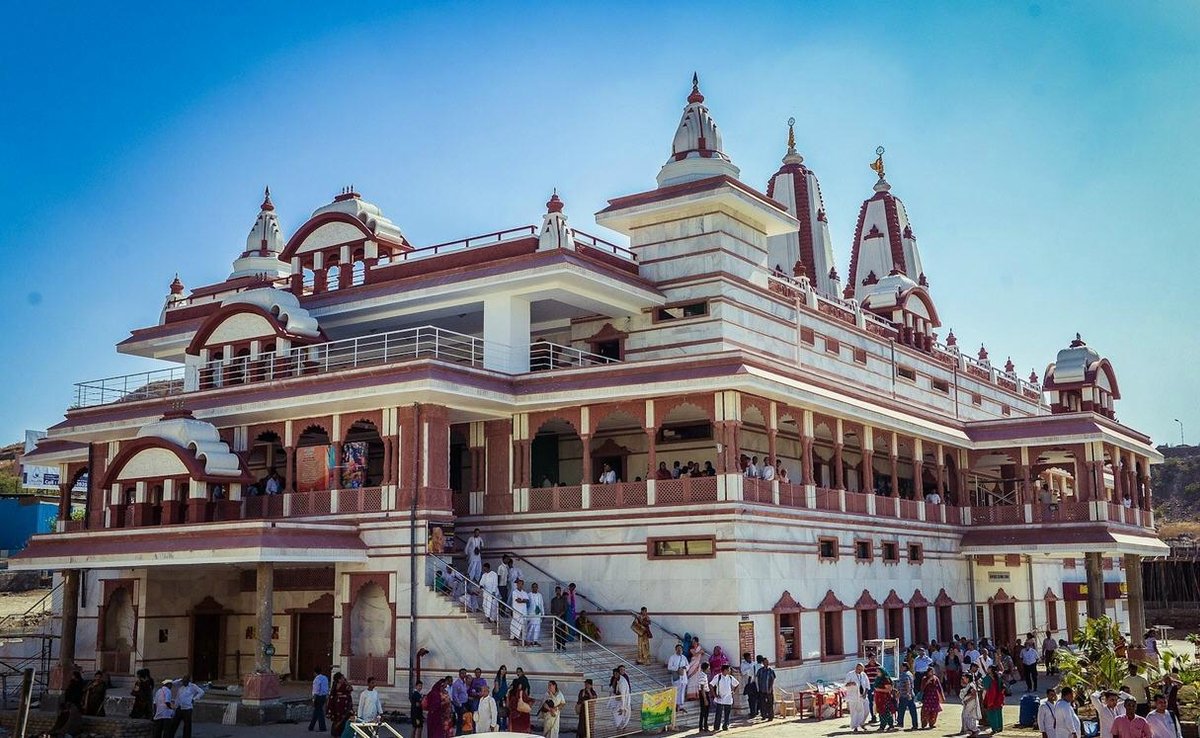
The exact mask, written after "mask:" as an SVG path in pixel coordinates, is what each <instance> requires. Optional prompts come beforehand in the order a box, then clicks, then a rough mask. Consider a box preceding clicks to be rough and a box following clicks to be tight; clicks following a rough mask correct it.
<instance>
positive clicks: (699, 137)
mask: <svg viewBox="0 0 1200 738" xmlns="http://www.w3.org/2000/svg"><path fill="white" fill-rule="evenodd" d="M738 174H740V170H739V169H738V168H737V167H736V166H734V165H733V162H732V161H730V159H729V156H728V155H726V153H725V152H724V150H723V143H722V140H721V132H720V131H719V130H718V128H717V122H716V121H715V120H713V117H712V115H710V114H709V112H708V108H707V107H705V106H704V95H703V94H702V93H701V92H700V77H699V75H697V74H694V73H693V74H692V92H691V94H689V95H688V98H687V106H686V107H684V109H683V117H682V118H681V119H680V121H679V127H678V128H677V129H676V131H675V138H674V140H673V141H672V142H671V157H670V158H669V159H667V163H666V164H664V165H663V168H662V170H661V171H660V172H659V173H658V186H659V187H669V186H670V185H675V184H682V183H683V182H692V181H694V180H698V179H707V178H709V177H716V176H720V175H725V176H728V177H733V178H735V179H736V178H737V176H738Z"/></svg>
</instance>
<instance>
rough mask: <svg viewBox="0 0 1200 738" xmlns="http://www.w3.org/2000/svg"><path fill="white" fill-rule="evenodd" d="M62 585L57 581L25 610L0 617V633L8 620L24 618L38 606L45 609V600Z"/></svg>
mask: <svg viewBox="0 0 1200 738" xmlns="http://www.w3.org/2000/svg"><path fill="white" fill-rule="evenodd" d="M62 586H63V582H62V581H59V583H58V584H56V585H54V587H52V588H51V589H50V591H49V592H47V593H46V594H44V595H42V597H41V598H40V599H38V601H37V602H35V603H33V604H32V605H30V606H29V609H27V610H26V611H25V612H22V613H15V612H14V613H9V614H8V615H5V616H4V618H3V619H0V633H2V632H3V631H4V629H5V627H7V626H8V624H9V621H11V620H19V619H21V618H24V617H26V616H28V615H29V613H31V612H33V611H34V610H36V609H38V608H39V607H41V608H42V609H45V607H44V605H45V603H46V600H49V599H52V598H53V597H54V593H55V592H57V591H58V590H59V589H61V588H62Z"/></svg>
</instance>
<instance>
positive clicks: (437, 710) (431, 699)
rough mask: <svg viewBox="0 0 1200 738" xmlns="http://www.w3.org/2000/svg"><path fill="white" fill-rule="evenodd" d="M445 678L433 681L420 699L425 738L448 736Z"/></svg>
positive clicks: (446, 737) (444, 737)
mask: <svg viewBox="0 0 1200 738" xmlns="http://www.w3.org/2000/svg"><path fill="white" fill-rule="evenodd" d="M445 682H446V680H445V679H439V680H437V681H436V682H434V684H433V686H432V687H431V688H430V689H429V694H427V695H425V697H424V698H422V700H421V707H422V708H424V710H425V738H449V736H448V735H446V712H447V710H446V693H445V688H446V684H445Z"/></svg>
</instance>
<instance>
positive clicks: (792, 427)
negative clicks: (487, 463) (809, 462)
mask: <svg viewBox="0 0 1200 738" xmlns="http://www.w3.org/2000/svg"><path fill="white" fill-rule="evenodd" d="M801 422H803V421H802V420H801V419H800V418H797V417H795V416H793V415H791V414H788V413H784V414H782V415H780V416H779V431H778V432H777V433H776V434H775V454H776V456H778V457H779V458H778V459H775V466H776V468H777V469H778V470H779V471H778V472H777V473H776V475H775V478H776V479H778V480H779V482H780V484H789V483H790V484H802V483H803V482H804V479H803V478H802V477H803V475H802V464H801V463H800V458H801V456H802V455H803V449H804V445H803V444H802V443H801V441H800V423H801Z"/></svg>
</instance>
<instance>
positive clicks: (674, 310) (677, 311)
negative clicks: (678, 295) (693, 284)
mask: <svg viewBox="0 0 1200 738" xmlns="http://www.w3.org/2000/svg"><path fill="white" fill-rule="evenodd" d="M701 315H708V303H707V302H690V303H688V304H686V305H673V306H670V307H660V308H659V309H658V310H657V311H656V312H655V318H656V319H657V320H679V319H681V318H696V317H699V316H701Z"/></svg>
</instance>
